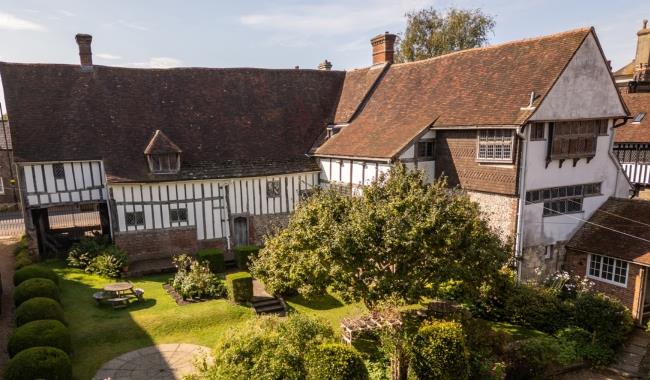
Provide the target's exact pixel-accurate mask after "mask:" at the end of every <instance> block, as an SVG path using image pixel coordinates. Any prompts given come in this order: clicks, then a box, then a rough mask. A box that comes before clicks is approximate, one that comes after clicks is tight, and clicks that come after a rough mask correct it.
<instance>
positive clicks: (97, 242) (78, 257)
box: [67, 235, 110, 269]
mask: <svg viewBox="0 0 650 380" xmlns="http://www.w3.org/2000/svg"><path fill="white" fill-rule="evenodd" d="M109 246H110V240H109V238H108V237H107V236H102V235H95V236H92V237H89V236H83V237H82V238H81V240H80V241H79V242H78V243H76V244H74V245H73V246H72V247H71V248H70V250H69V251H68V259H67V261H68V266H71V267H73V268H81V269H85V268H86V267H87V266H88V265H90V263H91V262H92V261H93V259H94V258H95V257H97V256H99V255H100V254H102V252H104V250H105V249H106V248H108V247H109Z"/></svg>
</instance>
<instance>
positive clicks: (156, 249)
mask: <svg viewBox="0 0 650 380" xmlns="http://www.w3.org/2000/svg"><path fill="white" fill-rule="evenodd" d="M114 240H115V244H116V245H117V246H118V247H120V248H121V249H123V250H124V251H126V253H127V254H128V255H129V262H130V263H133V262H136V261H143V260H157V259H166V258H170V257H172V256H174V255H178V254H182V253H187V254H192V255H193V254H195V253H196V251H197V250H198V248H199V243H198V242H197V240H196V228H195V227H190V228H172V229H165V230H151V231H137V232H135V231H134V232H123V233H116V234H115V236H114Z"/></svg>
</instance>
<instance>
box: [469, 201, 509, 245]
mask: <svg viewBox="0 0 650 380" xmlns="http://www.w3.org/2000/svg"><path fill="white" fill-rule="evenodd" d="M467 195H469V198H470V199H471V200H472V201H474V202H476V203H478V205H479V207H480V209H481V212H483V213H484V214H485V215H486V216H487V217H488V219H489V223H490V227H492V228H494V229H495V230H497V232H498V233H499V235H500V236H501V238H502V239H503V240H504V241H507V240H508V239H514V236H515V233H516V229H517V202H518V199H517V197H514V196H508V195H501V194H491V193H482V192H478V191H467Z"/></svg>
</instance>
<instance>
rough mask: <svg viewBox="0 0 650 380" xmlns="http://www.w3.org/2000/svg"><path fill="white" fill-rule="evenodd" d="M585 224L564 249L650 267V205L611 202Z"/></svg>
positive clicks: (624, 201)
mask: <svg viewBox="0 0 650 380" xmlns="http://www.w3.org/2000/svg"><path fill="white" fill-rule="evenodd" d="M588 222H589V223H585V224H583V225H582V226H581V227H580V228H579V229H578V231H576V233H575V234H574V235H573V237H572V238H571V240H569V242H568V243H567V244H566V246H567V248H573V249H576V250H580V251H584V252H589V253H595V254H599V255H606V256H611V257H616V258H619V259H623V260H627V261H631V262H635V263H639V264H643V265H650V243H649V242H648V241H650V227H649V225H650V201H646V200H639V199H634V200H632V199H619V198H610V199H608V200H607V201H606V202H605V203H604V204H603V205H602V206H600V208H599V209H598V210H596V211H595V212H594V214H593V215H592V216H591V218H589V221H588ZM613 230H614V231H613ZM616 231H618V232H616Z"/></svg>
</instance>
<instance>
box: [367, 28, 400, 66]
mask: <svg viewBox="0 0 650 380" xmlns="http://www.w3.org/2000/svg"><path fill="white" fill-rule="evenodd" d="M396 37H397V36H395V35H394V34H390V33H388V32H386V33H384V34H380V35H378V36H375V37H374V38H373V39H371V40H370V44H371V45H372V64H373V65H377V64H380V63H393V55H394V53H395V50H394V48H395V38H396Z"/></svg>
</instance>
